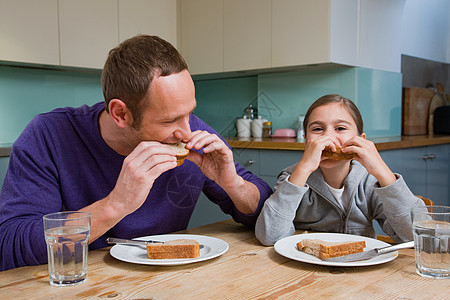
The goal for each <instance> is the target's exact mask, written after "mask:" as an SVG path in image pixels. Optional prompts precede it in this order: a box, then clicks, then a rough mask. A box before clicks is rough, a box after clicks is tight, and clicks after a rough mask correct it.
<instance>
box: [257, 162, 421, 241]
mask: <svg viewBox="0 0 450 300" xmlns="http://www.w3.org/2000/svg"><path fill="white" fill-rule="evenodd" d="M295 167H296V165H292V166H290V167H287V168H285V169H284V170H282V171H281V173H280V174H279V175H278V180H277V184H276V185H275V187H274V190H275V193H274V194H272V195H271V196H270V197H269V199H267V201H266V202H265V204H264V207H263V209H262V211H261V214H260V215H259V217H258V220H257V222H256V228H255V233H256V237H257V238H258V240H259V241H260V242H261V243H262V244H263V245H267V246H269V245H273V244H274V243H275V242H276V241H278V240H280V239H282V238H284V237H287V236H290V235H292V234H293V233H294V232H295V229H302V230H310V231H322V232H337V233H348V234H354V235H362V236H367V237H371V238H375V237H376V234H375V230H374V228H373V224H372V220H377V221H378V223H379V224H380V226H381V228H382V229H383V231H384V232H385V233H386V234H388V235H389V236H390V237H391V238H392V239H393V240H394V241H395V242H404V241H410V240H412V239H413V236H412V223H411V214H410V210H411V208H412V207H415V206H419V205H422V206H423V205H424V203H423V201H422V200H421V199H419V198H417V197H415V196H414V195H413V194H412V192H411V191H410V190H409V188H408V186H407V185H406V183H405V181H404V180H403V177H402V176H401V175H399V174H395V175H396V177H397V180H396V181H395V182H394V183H392V184H391V185H389V186H386V187H380V185H379V184H378V181H377V179H376V178H375V177H374V176H372V175H370V174H369V173H368V172H367V170H366V169H365V168H364V167H363V166H362V165H361V164H360V163H359V162H357V161H352V162H351V170H350V173H349V174H348V176H347V178H346V179H345V181H344V197H345V196H349V197H350V199H351V200H350V205H349V207H348V210H347V211H344V209H343V208H342V206H341V205H340V204H339V203H338V202H337V200H336V199H335V198H334V197H333V195H332V194H331V192H330V190H329V188H328V186H327V185H326V183H325V180H324V177H323V174H322V171H321V170H320V168H318V169H317V170H316V171H314V172H313V173H312V174H311V175H310V176H309V178H308V180H307V181H306V184H305V186H303V187H301V186H297V185H295V184H292V183H291V182H289V181H288V180H287V179H288V178H289V176H290V175H291V174H292V172H293V171H294V169H295Z"/></svg>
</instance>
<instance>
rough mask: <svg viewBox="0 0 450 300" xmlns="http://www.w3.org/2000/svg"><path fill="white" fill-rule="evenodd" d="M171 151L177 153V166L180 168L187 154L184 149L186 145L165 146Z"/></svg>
mask: <svg viewBox="0 0 450 300" xmlns="http://www.w3.org/2000/svg"><path fill="white" fill-rule="evenodd" d="M166 145H167V146H169V147H170V148H172V149H175V151H177V155H176V157H177V166H181V165H182V164H183V163H184V159H185V158H186V156H187V155H188V154H189V149H187V148H186V143H183V142H178V143H176V144H166Z"/></svg>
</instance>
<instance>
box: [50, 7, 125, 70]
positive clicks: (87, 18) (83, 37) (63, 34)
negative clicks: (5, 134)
mask: <svg viewBox="0 0 450 300" xmlns="http://www.w3.org/2000/svg"><path fill="white" fill-rule="evenodd" d="M117 14H118V11H117V0H116V1H111V0H95V1H92V0H77V1H73V0H59V27H60V47H61V65H63V66H74V67H84V68H96V69H102V68H103V65H104V64H105V60H106V58H107V56H108V52H109V50H110V49H111V48H113V47H115V46H116V45H117V44H118V42H119V33H118V30H119V25H118V17H117Z"/></svg>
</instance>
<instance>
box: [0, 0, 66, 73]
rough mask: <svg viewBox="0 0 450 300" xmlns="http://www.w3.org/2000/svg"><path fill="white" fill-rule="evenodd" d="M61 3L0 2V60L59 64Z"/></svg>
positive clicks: (49, 0) (55, 0) (2, 0)
mask: <svg viewBox="0 0 450 300" xmlns="http://www.w3.org/2000/svg"><path fill="white" fill-rule="evenodd" d="M58 43H59V41H58V3H57V0H40V1H27V0H15V1H11V0H0V60H6V61H17V62H26V63H37V64H48V65H59V44H58Z"/></svg>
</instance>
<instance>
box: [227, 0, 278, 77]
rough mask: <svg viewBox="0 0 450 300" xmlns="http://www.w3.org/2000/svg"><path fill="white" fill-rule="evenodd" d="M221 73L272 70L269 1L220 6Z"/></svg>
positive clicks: (231, 2)
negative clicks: (221, 8)
mask: <svg viewBox="0 0 450 300" xmlns="http://www.w3.org/2000/svg"><path fill="white" fill-rule="evenodd" d="M223 4H224V5H223V10H224V11H223V18H224V19H223V34H224V37H223V40H224V42H223V47H224V53H223V69H224V71H225V72H228V71H239V70H252V69H261V68H270V67H271V0H226V1H224V3H223Z"/></svg>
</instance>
